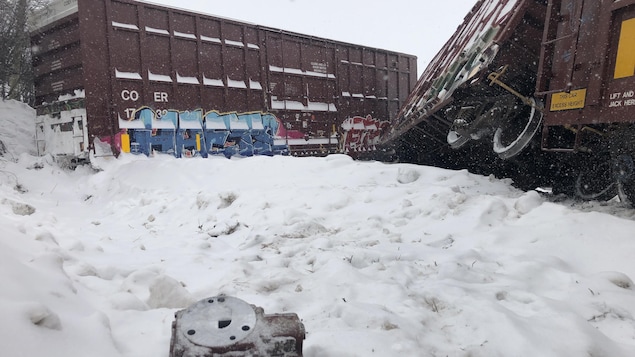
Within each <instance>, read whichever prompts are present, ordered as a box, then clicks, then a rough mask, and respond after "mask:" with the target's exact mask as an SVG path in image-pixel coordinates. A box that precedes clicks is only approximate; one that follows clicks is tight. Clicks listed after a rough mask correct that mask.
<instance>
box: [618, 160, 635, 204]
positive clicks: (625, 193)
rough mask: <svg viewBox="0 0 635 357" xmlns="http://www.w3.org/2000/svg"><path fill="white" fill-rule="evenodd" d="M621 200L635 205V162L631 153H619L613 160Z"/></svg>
mask: <svg viewBox="0 0 635 357" xmlns="http://www.w3.org/2000/svg"><path fill="white" fill-rule="evenodd" d="M613 165H614V168H615V173H616V176H617V194H618V196H619V197H620V201H622V202H625V203H628V204H630V205H633V206H635V177H634V176H635V175H634V173H635V163H634V162H633V157H632V156H631V155H619V156H618V157H617V158H615V160H614V162H613Z"/></svg>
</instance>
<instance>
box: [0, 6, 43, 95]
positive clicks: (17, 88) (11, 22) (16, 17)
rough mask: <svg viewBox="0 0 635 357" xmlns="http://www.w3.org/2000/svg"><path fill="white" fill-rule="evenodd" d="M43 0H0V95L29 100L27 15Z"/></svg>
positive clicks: (29, 71) (30, 76) (31, 86)
mask: <svg viewBox="0 0 635 357" xmlns="http://www.w3.org/2000/svg"><path fill="white" fill-rule="evenodd" d="M47 2H48V1H45V0H0V98H2V99H17V100H21V101H23V102H26V103H32V101H33V99H34V86H33V78H34V77H33V69H32V66H31V49H30V47H31V46H30V39H29V28H28V21H27V18H28V16H29V14H31V13H32V12H33V11H34V10H35V9H37V8H39V7H41V6H44V5H45V3H47Z"/></svg>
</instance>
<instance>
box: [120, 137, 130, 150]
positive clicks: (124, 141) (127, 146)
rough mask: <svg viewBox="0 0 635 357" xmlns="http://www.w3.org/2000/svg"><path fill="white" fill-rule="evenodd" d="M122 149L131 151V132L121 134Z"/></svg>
mask: <svg viewBox="0 0 635 357" xmlns="http://www.w3.org/2000/svg"><path fill="white" fill-rule="evenodd" d="M121 151H123V152H127V153H129V152H130V134H121Z"/></svg>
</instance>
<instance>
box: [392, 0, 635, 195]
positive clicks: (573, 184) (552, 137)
mask: <svg viewBox="0 0 635 357" xmlns="http://www.w3.org/2000/svg"><path fill="white" fill-rule="evenodd" d="M634 24H635V1H632V0H619V1H617V0H480V1H478V2H477V4H476V5H475V6H474V7H473V9H472V10H471V12H470V13H469V14H468V15H467V16H466V18H465V20H464V23H463V24H462V25H461V26H460V27H459V28H458V29H457V31H456V33H455V34H454V35H453V36H452V38H451V39H450V40H449V41H448V42H447V43H446V45H445V46H444V47H443V48H442V50H441V51H440V52H439V54H438V55H437V56H436V57H435V58H434V60H433V61H432V62H431V63H430V65H429V66H428V68H427V69H426V70H425V71H424V74H423V75H422V76H421V77H420V79H419V81H418V83H417V85H416V87H415V90H414V91H413V93H412V94H411V96H410V97H409V98H408V100H407V101H406V104H405V106H404V107H403V108H402V109H401V111H400V113H399V115H398V116H396V117H395V118H394V119H393V120H392V122H391V129H390V131H387V132H386V135H384V136H383V137H382V138H381V140H380V141H381V143H382V144H383V146H384V149H385V150H394V151H395V153H396V154H397V155H398V156H399V157H400V159H402V160H404V161H411V162H420V163H428V164H434V165H439V166H445V167H455V168H456V167H468V168H471V169H474V170H475V171H478V172H480V173H494V174H497V175H500V176H506V177H512V178H513V179H514V180H515V181H516V182H518V183H519V184H520V185H521V186H523V187H525V188H532V187H536V186H552V187H554V189H557V190H558V191H560V192H565V193H571V194H575V195H577V196H578V197H581V198H585V199H600V198H608V197H613V196H615V194H616V193H617V194H619V195H620V197H621V198H622V199H624V200H626V201H630V202H634V201H635V164H634V162H635V160H634V157H635V94H634V93H635V92H634V90H635V30H634V29H635V25H634Z"/></svg>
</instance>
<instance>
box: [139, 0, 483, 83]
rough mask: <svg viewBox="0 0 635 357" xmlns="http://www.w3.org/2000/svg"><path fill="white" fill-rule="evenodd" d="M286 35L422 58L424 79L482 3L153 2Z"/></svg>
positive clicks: (380, 0) (322, 0) (368, 0)
mask: <svg viewBox="0 0 635 357" xmlns="http://www.w3.org/2000/svg"><path fill="white" fill-rule="evenodd" d="M150 2H153V3H157V4H162V5H167V6H171V7H179V8H183V9H188V10H194V11H197V12H204V13H208V14H212V15H217V16H223V17H229V18H233V19H236V20H241V21H247V22H252V23H256V24H259V25H265V26H271V27H275V28H280V29H283V30H289V31H295V32H300V33H303V34H308V35H314V36H319V37H325V38H329V39H333V40H338V41H344V42H350V43H354V44H360V45H366V46H370V47H377V48H382V49H387V50H392V51H398V52H404V53H408V54H413V55H416V56H417V57H418V58H419V61H418V73H419V74H421V73H422V72H423V69H424V67H425V66H426V65H427V63H428V62H429V61H430V60H431V59H432V57H433V56H434V55H435V54H436V53H437V51H438V50H439V49H440V48H441V46H442V45H443V44H444V43H445V42H446V41H447V39H448V38H449V37H450V36H451V35H452V33H454V31H455V30H456V28H457V27H458V25H459V24H461V22H462V21H463V18H464V17H465V15H466V14H467V12H468V11H469V10H470V9H471V8H472V6H473V5H474V4H475V3H476V0H444V1H433V0H419V1H413V0H391V1H383V0H365V1H360V0H320V1H315V0H313V1H311V0H267V1H256V0H231V1H208V0H152V1H150Z"/></svg>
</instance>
